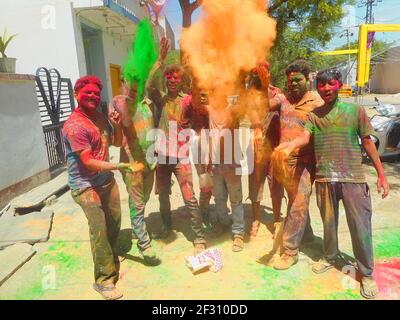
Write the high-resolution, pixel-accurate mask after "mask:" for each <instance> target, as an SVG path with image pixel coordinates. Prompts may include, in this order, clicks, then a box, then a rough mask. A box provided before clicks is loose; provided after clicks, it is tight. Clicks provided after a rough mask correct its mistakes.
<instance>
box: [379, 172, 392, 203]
mask: <svg viewBox="0 0 400 320" xmlns="http://www.w3.org/2000/svg"><path fill="white" fill-rule="evenodd" d="M377 187H378V193H379V194H382V199H385V198H386V197H387V196H388V194H389V190H390V188H389V184H388V182H387V180H386V177H385V176H384V175H383V176H378V182H377ZM382 188H383V190H382ZM382 191H383V192H382Z"/></svg>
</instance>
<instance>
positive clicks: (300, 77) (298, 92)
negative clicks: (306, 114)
mask: <svg viewBox="0 0 400 320" xmlns="http://www.w3.org/2000/svg"><path fill="white" fill-rule="evenodd" d="M287 86H288V90H289V93H290V95H291V96H293V97H294V98H301V97H303V96H304V94H305V93H306V92H307V78H306V77H305V76H304V74H302V73H301V72H291V73H289V75H288V82H287Z"/></svg>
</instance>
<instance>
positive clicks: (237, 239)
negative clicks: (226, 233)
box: [232, 236, 244, 252]
mask: <svg viewBox="0 0 400 320" xmlns="http://www.w3.org/2000/svg"><path fill="white" fill-rule="evenodd" d="M243 247H244V242H243V237H242V236H234V237H233V244H232V251H233V252H239V251H242V250H243Z"/></svg>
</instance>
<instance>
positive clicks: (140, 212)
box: [124, 168, 154, 251]
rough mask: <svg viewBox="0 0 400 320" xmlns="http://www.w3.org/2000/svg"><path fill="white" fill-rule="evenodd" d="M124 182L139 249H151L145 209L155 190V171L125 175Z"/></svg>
mask: <svg viewBox="0 0 400 320" xmlns="http://www.w3.org/2000/svg"><path fill="white" fill-rule="evenodd" d="M124 181H125V185H126V190H127V191H128V194H129V211H130V217H131V224H132V231H133V233H134V234H136V236H137V237H138V242H137V246H138V248H139V249H140V250H141V251H143V250H145V249H147V248H148V247H150V242H151V240H150V236H149V233H148V232H147V228H146V222H145V220H144V209H145V207H146V203H147V201H149V198H150V193H151V190H152V189H153V184H154V171H151V170H149V169H147V168H146V169H145V170H144V171H143V172H135V173H127V174H124Z"/></svg>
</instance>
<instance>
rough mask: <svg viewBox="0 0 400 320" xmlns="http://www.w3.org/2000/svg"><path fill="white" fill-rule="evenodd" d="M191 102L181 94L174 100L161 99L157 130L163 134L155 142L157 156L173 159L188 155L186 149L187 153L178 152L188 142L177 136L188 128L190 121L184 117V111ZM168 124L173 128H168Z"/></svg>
mask: <svg viewBox="0 0 400 320" xmlns="http://www.w3.org/2000/svg"><path fill="white" fill-rule="evenodd" d="M191 101H192V96H191V95H187V94H184V93H182V92H180V93H179V94H178V96H177V97H176V98H175V100H171V99H169V97H168V95H165V96H164V97H163V98H162V106H163V107H162V110H161V116H160V121H159V123H158V128H159V129H161V130H162V131H163V132H164V135H163V136H162V137H160V139H158V141H157V147H156V148H157V152H158V154H159V155H162V156H166V157H173V158H182V157H187V156H188V155H189V153H188V151H189V149H187V152H186V151H185V152H183V153H180V152H179V150H180V148H181V147H182V146H183V145H184V144H186V143H187V142H188V139H182V140H181V139H178V135H179V133H180V132H181V131H182V130H183V129H187V128H189V127H190V121H189V119H187V118H186V117H185V114H186V112H185V109H186V108H188V107H189V106H190V104H191ZM170 122H172V124H173V126H170ZM170 138H172V140H171V139H170ZM170 140H171V141H170ZM180 140H181V141H180ZM185 150H186V149H185Z"/></svg>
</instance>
